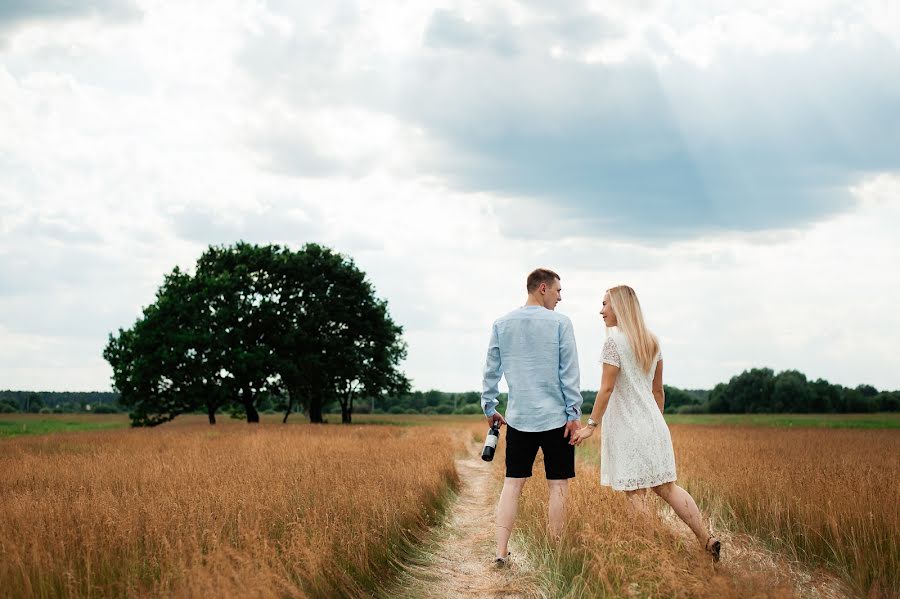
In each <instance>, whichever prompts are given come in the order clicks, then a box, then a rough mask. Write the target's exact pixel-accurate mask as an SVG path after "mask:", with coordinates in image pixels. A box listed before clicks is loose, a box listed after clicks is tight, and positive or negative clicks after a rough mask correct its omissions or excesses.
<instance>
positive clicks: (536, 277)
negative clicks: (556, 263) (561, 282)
mask: <svg viewBox="0 0 900 599" xmlns="http://www.w3.org/2000/svg"><path fill="white" fill-rule="evenodd" d="M556 279H559V275H558V274H556V273H555V272H553V271H552V270H550V269H549V268H536V269H534V270H533V271H531V274H530V275H528V280H527V281H525V289H527V290H528V293H533V292H534V291H536V290H537V288H538V287H540V286H541V283H546V284H547V286H548V287H549V286H551V285H553V281H554V280H556Z"/></svg>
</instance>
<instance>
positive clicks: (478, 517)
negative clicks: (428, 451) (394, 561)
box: [383, 444, 545, 599]
mask: <svg viewBox="0 0 900 599" xmlns="http://www.w3.org/2000/svg"><path fill="white" fill-rule="evenodd" d="M480 452H481V447H480V446H474V445H471V444H470V445H469V447H468V451H467V453H468V455H467V456H465V457H463V458H460V459H457V460H456V469H457V471H458V472H459V478H460V481H461V484H460V490H459V495H458V496H457V498H456V499H455V500H454V502H453V503H452V504H451V506H450V508H449V510H448V515H447V518H446V520H445V522H444V524H442V525H441V526H439V527H438V528H437V529H436V530H435V532H434V534H433V538H432V539H430V540H429V542H427V543H426V544H425V546H424V548H423V550H424V555H422V556H421V558H420V559H418V560H416V562H417V563H415V564H413V565H411V566H410V567H409V568H408V569H407V570H406V572H404V573H403V574H402V575H401V577H400V580H399V581H398V583H397V584H396V586H395V587H394V588H392V589H391V590H388V591H385V592H384V594H383V595H384V596H386V597H400V598H407V599H413V598H429V597H441V598H449V599H453V598H461V597H467V598H469V597H480V598H491V599H493V598H498V599H499V598H504V599H520V598H532V597H543V596H545V594H544V593H543V592H542V591H541V590H540V585H539V582H538V576H537V574H536V572H535V571H534V569H533V568H532V567H531V565H530V562H529V560H528V557H527V554H526V552H525V551H524V548H523V547H521V546H517V545H516V544H515V535H513V541H512V542H511V543H510V553H511V554H512V559H511V561H510V565H509V566H507V567H505V568H497V567H495V566H494V565H493V564H492V560H493V556H494V509H495V507H496V504H497V499H498V497H499V492H500V490H499V489H498V488H497V484H496V482H495V480H494V478H493V476H492V474H491V470H490V469H491V468H496V467H497V465H496V464H490V463H487V462H484V461H482V460H481V456H480Z"/></svg>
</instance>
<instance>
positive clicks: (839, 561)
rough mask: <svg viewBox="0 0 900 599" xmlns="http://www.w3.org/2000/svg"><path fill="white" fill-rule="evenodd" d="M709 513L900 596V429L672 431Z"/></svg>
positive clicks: (686, 477) (870, 590) (682, 470)
mask: <svg viewBox="0 0 900 599" xmlns="http://www.w3.org/2000/svg"><path fill="white" fill-rule="evenodd" d="M672 432H673V441H674V444H675V451H676V455H677V457H678V459H679V460H678V466H679V476H680V478H681V479H682V480H683V481H685V483H686V485H685V486H686V487H687V488H688V489H689V490H690V491H691V493H693V494H694V496H695V497H696V498H697V499H698V500H700V501H702V502H703V504H704V505H705V506H707V507H708V509H711V510H713V511H714V512H715V513H718V514H719V515H721V516H722V517H723V518H724V519H725V521H726V522H729V523H733V524H734V525H735V526H736V527H738V528H740V529H741V530H743V531H746V532H749V533H751V534H754V535H756V536H757V537H759V538H760V539H762V540H763V541H766V542H767V543H769V544H771V545H772V546H774V547H776V548H778V549H779V550H781V551H783V552H786V553H788V554H789V555H790V556H792V557H796V558H798V559H802V560H806V561H810V562H813V563H821V564H824V565H826V566H828V568H829V569H833V570H834V571H836V572H837V573H838V574H840V575H841V576H842V577H843V578H845V579H846V580H847V581H848V582H850V583H851V584H852V585H853V587H854V588H855V589H856V590H857V591H859V592H860V594H862V595H870V596H900V431H898V430H896V429H894V430H865V431H861V430H823V429H802V430H786V429H778V428H773V429H763V428H738V429H736V428H733V427H704V428H702V429H698V428H697V427H689V426H684V427H673V428H672Z"/></svg>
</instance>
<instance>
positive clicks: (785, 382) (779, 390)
mask: <svg viewBox="0 0 900 599" xmlns="http://www.w3.org/2000/svg"><path fill="white" fill-rule="evenodd" d="M812 405H813V390H812V389H811V388H810V386H809V384H808V383H807V382H806V375H805V374H803V373H802V372H798V371H796V370H785V371H783V372H779V373H778V376H776V377H775V383H774V385H773V386H772V400H771V404H770V411H772V412H777V413H782V412H792V413H797V412H799V413H806V412H809V411H811V409H812Z"/></svg>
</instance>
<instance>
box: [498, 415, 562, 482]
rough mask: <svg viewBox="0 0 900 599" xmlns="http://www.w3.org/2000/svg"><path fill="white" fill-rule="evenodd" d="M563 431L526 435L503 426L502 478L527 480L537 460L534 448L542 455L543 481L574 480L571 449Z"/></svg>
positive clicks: (559, 429)
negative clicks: (504, 472) (503, 470)
mask: <svg viewBox="0 0 900 599" xmlns="http://www.w3.org/2000/svg"><path fill="white" fill-rule="evenodd" d="M565 430H566V427H564V426H561V427H560V428H555V429H553V430H550V431H539V432H535V433H529V432H525V431H519V430H516V429H514V428H513V427H511V426H509V425H507V426H506V476H507V477H508V478H528V477H529V476H531V467H532V466H533V465H534V458H535V457H537V452H538V448H540V449H541V451H543V452H544V472H545V473H546V474H547V480H563V479H567V478H575V446H574V445H569V439H568V438H566V437H564V436H563V432H565Z"/></svg>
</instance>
